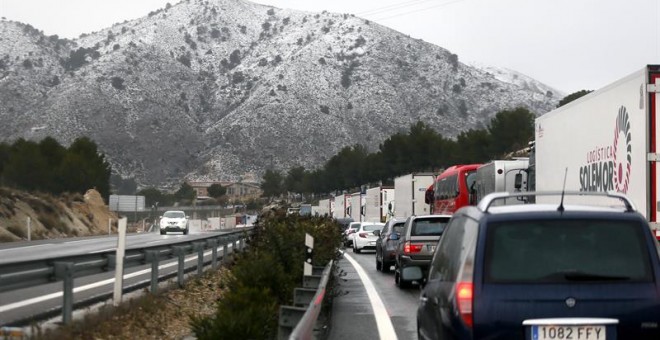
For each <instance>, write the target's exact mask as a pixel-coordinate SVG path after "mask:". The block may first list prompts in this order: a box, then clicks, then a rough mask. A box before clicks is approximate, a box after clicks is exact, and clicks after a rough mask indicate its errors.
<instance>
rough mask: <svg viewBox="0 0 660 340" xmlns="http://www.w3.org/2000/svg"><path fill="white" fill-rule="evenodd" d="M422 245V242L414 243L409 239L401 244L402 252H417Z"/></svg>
mask: <svg viewBox="0 0 660 340" xmlns="http://www.w3.org/2000/svg"><path fill="white" fill-rule="evenodd" d="M423 247H424V245H423V244H414V243H410V241H406V243H404V244H403V252H404V253H407V254H411V253H419V252H420V251H422V248H423Z"/></svg>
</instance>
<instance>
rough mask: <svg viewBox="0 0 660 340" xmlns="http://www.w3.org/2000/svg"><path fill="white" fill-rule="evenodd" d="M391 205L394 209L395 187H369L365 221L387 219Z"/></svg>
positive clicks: (366, 197)
mask: <svg viewBox="0 0 660 340" xmlns="http://www.w3.org/2000/svg"><path fill="white" fill-rule="evenodd" d="M390 204H391V205H390ZM389 207H391V209H392V210H394V187H388V186H381V187H375V188H369V189H367V192H366V194H365V203H364V220H365V221H368V222H385V221H387V217H388V212H389V209H390V208H389Z"/></svg>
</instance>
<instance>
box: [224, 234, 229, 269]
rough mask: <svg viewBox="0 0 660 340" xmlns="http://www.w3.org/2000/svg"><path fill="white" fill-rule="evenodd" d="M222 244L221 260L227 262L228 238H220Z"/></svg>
mask: <svg viewBox="0 0 660 340" xmlns="http://www.w3.org/2000/svg"><path fill="white" fill-rule="evenodd" d="M222 242H224V244H223V245H222V262H224V263H225V264H229V240H227V239H224V240H222Z"/></svg>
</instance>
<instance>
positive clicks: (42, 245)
mask: <svg viewBox="0 0 660 340" xmlns="http://www.w3.org/2000/svg"><path fill="white" fill-rule="evenodd" d="M53 244H54V243H46V244H35V245H33V246H25V247H14V248H9V249H0V251H20V250H23V249H27V248H36V247H45V246H52V245H53Z"/></svg>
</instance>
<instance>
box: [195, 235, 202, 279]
mask: <svg viewBox="0 0 660 340" xmlns="http://www.w3.org/2000/svg"><path fill="white" fill-rule="evenodd" d="M193 249H194V250H196V251H197V275H202V273H204V242H195V243H193Z"/></svg>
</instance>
